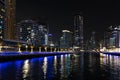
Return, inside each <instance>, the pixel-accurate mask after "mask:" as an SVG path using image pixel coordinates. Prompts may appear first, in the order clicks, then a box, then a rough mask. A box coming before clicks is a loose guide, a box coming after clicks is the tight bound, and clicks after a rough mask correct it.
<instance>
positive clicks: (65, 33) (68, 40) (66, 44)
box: [60, 30, 73, 48]
mask: <svg viewBox="0 0 120 80" xmlns="http://www.w3.org/2000/svg"><path fill="white" fill-rule="evenodd" d="M72 43H73V40H72V32H70V31H69V30H62V37H61V38H60V48H70V47H72Z"/></svg>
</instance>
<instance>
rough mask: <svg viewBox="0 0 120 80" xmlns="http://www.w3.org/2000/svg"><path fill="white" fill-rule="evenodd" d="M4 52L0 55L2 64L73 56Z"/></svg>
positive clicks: (55, 53) (58, 53) (57, 53)
mask: <svg viewBox="0 0 120 80" xmlns="http://www.w3.org/2000/svg"><path fill="white" fill-rule="evenodd" d="M22 53H24V54H21V53H19V52H3V53H0V62H5V61H13V60H22V59H30V58H37V57H45V56H54V55H63V54H72V53H71V52H32V53H31V52H22Z"/></svg>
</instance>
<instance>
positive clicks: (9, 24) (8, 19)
mask: <svg viewBox="0 0 120 80" xmlns="http://www.w3.org/2000/svg"><path fill="white" fill-rule="evenodd" d="M15 9H16V0H5V11H6V14H5V39H9V40H14V39H15V31H16V17H15V16H16V15H15V14H16V12H15Z"/></svg>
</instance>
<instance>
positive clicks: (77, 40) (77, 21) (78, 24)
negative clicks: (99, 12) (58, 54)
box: [74, 15, 83, 49]
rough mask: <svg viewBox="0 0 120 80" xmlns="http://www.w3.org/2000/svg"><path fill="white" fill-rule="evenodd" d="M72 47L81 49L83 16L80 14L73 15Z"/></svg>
mask: <svg viewBox="0 0 120 80" xmlns="http://www.w3.org/2000/svg"><path fill="white" fill-rule="evenodd" d="M74 47H80V48H81V49H83V17H82V16H80V15H76V16H75V17H74Z"/></svg>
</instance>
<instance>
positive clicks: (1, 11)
mask: <svg viewBox="0 0 120 80" xmlns="http://www.w3.org/2000/svg"><path fill="white" fill-rule="evenodd" d="M4 27H5V2H4V0H0V39H3V38H4Z"/></svg>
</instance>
